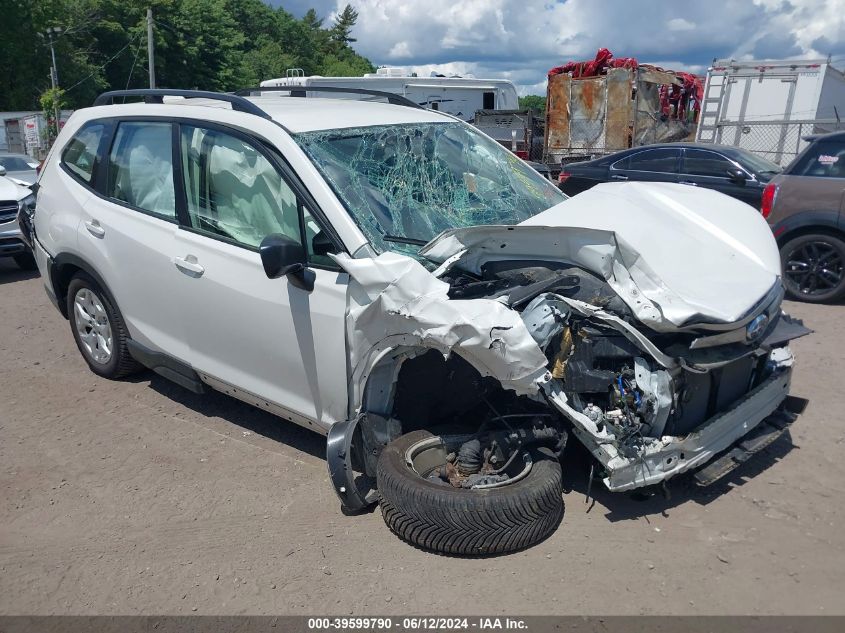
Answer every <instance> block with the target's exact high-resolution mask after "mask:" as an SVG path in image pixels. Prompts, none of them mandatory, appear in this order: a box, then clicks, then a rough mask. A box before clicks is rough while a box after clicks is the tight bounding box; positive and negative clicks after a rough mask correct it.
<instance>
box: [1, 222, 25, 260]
mask: <svg viewBox="0 0 845 633" xmlns="http://www.w3.org/2000/svg"><path fill="white" fill-rule="evenodd" d="M27 251H29V248H28V247H27V245H26V243H25V242H24V240H23V235H22V234H21V230H20V227H19V226H18V223H17V221H16V220H10V221H8V222H3V223H2V224H0V257H10V256H12V255H19V254H21V253H26V252H27Z"/></svg>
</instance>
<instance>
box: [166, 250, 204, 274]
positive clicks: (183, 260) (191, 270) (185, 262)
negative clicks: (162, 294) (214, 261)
mask: <svg viewBox="0 0 845 633" xmlns="http://www.w3.org/2000/svg"><path fill="white" fill-rule="evenodd" d="M173 263H174V264H175V265H176V268H178V269H179V270H181V271H182V272H183V273H185V274H186V275H190V276H191V277H201V276H202V274H203V273H204V272H205V268H203V267H202V266H200V265H199V264H198V263H197V258H196V257H194V256H193V255H186V256H185V257H174V258H173Z"/></svg>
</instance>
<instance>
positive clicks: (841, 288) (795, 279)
mask: <svg viewBox="0 0 845 633" xmlns="http://www.w3.org/2000/svg"><path fill="white" fill-rule="evenodd" d="M780 257H781V265H782V267H783V285H784V288H785V289H786V296H787V297H788V298H790V299H793V300H795V301H806V302H807V303H827V302H830V301H838V300H840V299H843V298H845V270H843V265H844V264H845V242H843V241H842V240H841V239H840V238H838V237H834V236H833V235H828V234H825V233H808V234H807V235H799V236H798V237H796V238H793V239H791V240H789V241H788V242H787V243H786V244H784V245H783V247H781V249H780ZM803 271H806V276H805V274H804V272H803ZM837 277H838V282H837Z"/></svg>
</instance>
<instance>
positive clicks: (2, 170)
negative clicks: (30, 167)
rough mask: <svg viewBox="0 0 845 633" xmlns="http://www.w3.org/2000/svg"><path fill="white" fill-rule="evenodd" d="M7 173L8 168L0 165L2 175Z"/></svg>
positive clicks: (0, 174)
mask: <svg viewBox="0 0 845 633" xmlns="http://www.w3.org/2000/svg"><path fill="white" fill-rule="evenodd" d="M5 175H6V168H5V167H3V165H0V176H5Z"/></svg>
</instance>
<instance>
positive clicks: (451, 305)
mask: <svg viewBox="0 0 845 633" xmlns="http://www.w3.org/2000/svg"><path fill="white" fill-rule="evenodd" d="M335 259H336V261H337V263H338V264H339V265H340V266H341V267H343V269H344V270H346V271H347V272H348V273H349V274H350V277H351V282H350V287H349V293H350V294H349V306H348V311H347V316H346V320H347V333H348V337H349V348H350V352H349V361H350V370H351V371H350V375H351V385H350V387H351V388H350V391H349V394H350V410H352V411H355V410H357V409H358V408H359V407H360V404H361V399H362V395H363V391H362V389H363V385H364V384H365V383H366V381H367V379H368V377H369V373H370V372H371V371H372V369H373V368H374V367H375V366H376V365H377V363H378V361H379V360H380V358H381V357H382V356H383V355H384V354H386V353H390V351H391V350H393V349H395V348H397V347H406V348H410V347H418V348H424V349H436V350H438V351H440V352H441V353H443V355H444V356H448V355H449V354H451V353H452V352H455V353H457V354H459V355H460V356H461V357H462V358H464V359H465V360H466V361H467V362H469V363H470V364H471V365H472V366H473V367H475V368H476V369H477V370H478V371H479V373H481V375H483V376H493V377H495V378H496V379H497V380H498V381H499V382H500V383H501V384H502V386H503V387H504V388H505V389H513V390H514V391H515V392H516V393H518V394H533V393H537V391H538V389H539V386H540V385H541V384H543V383H545V382H547V381H548V380H549V378H550V374H549V371H548V369H547V368H546V362H547V361H546V357H545V355H544V354H543V352H542V351H541V350H540V348H539V347H538V346H537V344H536V343H535V342H534V340H533V339H532V338H531V336H530V335H529V333H528V330H527V329H526V326H525V324H524V322H523V321H522V319H521V318H520V315H519V313H517V312H515V311H514V310H511V309H510V308H508V307H507V306H505V305H504V304H503V303H500V302H498V301H491V300H489V299H467V300H452V299H449V296H448V291H449V285H448V284H447V283H445V282H443V281H440V280H439V279H436V278H435V277H434V276H432V274H431V273H429V272H428V271H427V270H426V269H425V268H424V267H423V266H422V264H420V263H419V262H417V261H416V260H414V259H411V258H410V257H406V256H403V255H398V254H395V253H383V254H382V255H379V256H378V257H375V258H366V259H352V258H350V257H346V256H336V257H335Z"/></svg>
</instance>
